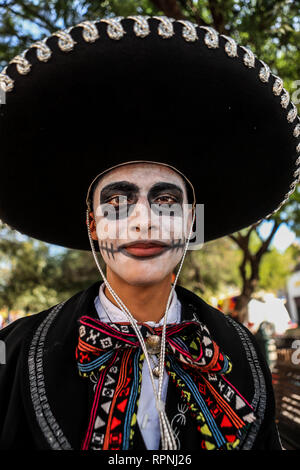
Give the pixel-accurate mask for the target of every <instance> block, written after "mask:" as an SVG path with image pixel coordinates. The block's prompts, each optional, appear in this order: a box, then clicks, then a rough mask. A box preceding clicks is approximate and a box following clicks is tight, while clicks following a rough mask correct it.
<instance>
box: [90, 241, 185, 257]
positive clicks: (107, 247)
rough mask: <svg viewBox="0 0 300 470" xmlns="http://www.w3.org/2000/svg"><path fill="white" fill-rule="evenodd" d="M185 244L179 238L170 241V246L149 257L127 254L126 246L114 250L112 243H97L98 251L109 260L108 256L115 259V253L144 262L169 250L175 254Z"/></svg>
mask: <svg viewBox="0 0 300 470" xmlns="http://www.w3.org/2000/svg"><path fill="white" fill-rule="evenodd" d="M144 243H151V240H150V242H146V241H144ZM185 243H186V242H185V239H182V238H179V239H178V240H172V241H171V243H170V245H165V246H163V249H162V250H161V251H160V252H159V253H155V254H153V255H150V256H136V255H134V254H132V253H129V252H128V251H127V250H126V246H119V247H118V248H114V246H113V244H112V243H110V244H109V243H108V242H107V241H101V242H100V243H99V247H100V250H102V251H105V252H106V253H107V256H108V257H109V258H110V256H112V258H113V259H115V256H114V255H115V253H123V254H124V255H125V256H129V257H131V258H134V259H138V260H145V259H151V258H155V257H157V256H160V255H162V254H163V253H165V252H166V251H169V250H176V252H177V251H178V250H179V249H182V248H184V246H185ZM137 244H138V241H137Z"/></svg>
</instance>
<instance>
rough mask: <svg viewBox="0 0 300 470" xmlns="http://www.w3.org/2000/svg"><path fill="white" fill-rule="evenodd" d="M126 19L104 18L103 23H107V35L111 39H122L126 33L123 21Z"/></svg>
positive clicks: (118, 17)
mask: <svg viewBox="0 0 300 470" xmlns="http://www.w3.org/2000/svg"><path fill="white" fill-rule="evenodd" d="M123 19H124V17H123V16H116V17H115V18H102V19H101V20H100V21H101V23H107V25H108V26H107V29H106V32H107V35H108V36H109V37H110V39H116V40H119V39H121V38H122V37H123V36H124V34H126V31H125V30H124V28H123V26H122V24H121V21H122V20H123Z"/></svg>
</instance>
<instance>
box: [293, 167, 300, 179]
mask: <svg viewBox="0 0 300 470" xmlns="http://www.w3.org/2000/svg"><path fill="white" fill-rule="evenodd" d="M299 174H300V167H299V168H297V170H296V171H294V173H293V176H295V178H296V177H299Z"/></svg>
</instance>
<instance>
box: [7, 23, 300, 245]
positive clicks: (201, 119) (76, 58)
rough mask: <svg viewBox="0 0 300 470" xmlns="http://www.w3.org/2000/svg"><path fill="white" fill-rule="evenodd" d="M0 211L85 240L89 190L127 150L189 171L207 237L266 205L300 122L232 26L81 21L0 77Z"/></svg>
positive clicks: (65, 240) (287, 169)
mask: <svg viewBox="0 0 300 470" xmlns="http://www.w3.org/2000/svg"><path fill="white" fill-rule="evenodd" d="M0 86H1V88H2V90H5V91H6V95H5V99H6V104H4V105H2V106H1V108H0V139H1V140H0V141H1V174H2V178H1V185H0V218H1V219H2V220H3V221H4V222H6V223H7V224H9V225H10V226H12V227H13V228H15V229H17V230H19V231H20V232H22V233H24V234H27V235H29V236H32V237H34V238H37V239H40V240H43V241H46V242H49V243H54V244H58V245H62V246H65V247H69V248H76V249H83V250H85V249H90V245H89V240H88V236H87V230H86V194H87V190H88V187H89V185H90V183H91V181H92V180H93V179H94V178H95V176H96V175H97V174H99V173H101V172H103V171H104V170H106V169H107V168H110V167H112V166H114V165H118V164H120V163H123V162H127V161H133V160H149V161H156V162H162V163H166V164H169V165H171V166H173V167H175V168H177V169H178V170H179V171H180V172H182V173H184V174H185V175H186V177H187V178H188V179H189V180H191V182H192V183H193V185H194V188H195V194H196V202H197V203H202V204H204V242H207V241H210V240H213V239H216V238H219V237H221V236H224V235H227V234H230V233H233V232H235V231H237V230H239V229H241V228H243V227H247V226H249V225H250V224H252V223H255V222H258V221H259V220H261V219H263V218H265V217H267V218H268V217H270V216H271V215H272V214H273V213H275V212H276V211H277V210H278V209H279V208H280V207H281V206H282V205H283V204H284V203H286V201H287V200H288V198H289V197H290V195H291V194H292V192H293V191H294V190H295V187H296V184H297V182H298V179H299V172H298V167H297V165H298V164H299V152H300V145H299V135H300V124H299V117H298V116H297V111H296V107H295V106H294V104H293V103H291V102H290V99H289V96H288V93H287V92H286V91H285V89H284V88H283V84H282V81H281V80H280V78H279V77H276V76H275V75H273V74H272V73H271V72H270V70H269V68H268V67H267V65H266V64H264V63H263V62H262V61H260V60H258V59H257V58H256V57H255V56H254V55H253V54H252V53H251V51H249V50H248V49H246V48H243V47H241V46H238V45H237V44H236V43H235V42H234V41H233V40H232V39H231V38H228V37H226V36H222V35H219V34H218V33H216V32H215V31H214V30H212V29H210V28H205V27H199V26H196V25H193V24H191V23H189V22H184V21H175V20H172V19H168V18H166V17H127V18H122V17H118V18H114V19H107V18H106V19H102V20H99V21H95V22H84V23H81V24H79V25H77V26H75V27H74V28H70V29H69V30H68V31H65V32H58V33H55V34H53V35H52V36H50V37H49V38H47V39H45V40H44V41H42V42H38V43H36V44H34V45H33V46H32V47H30V48H29V49H28V50H27V51H25V52H24V54H22V55H21V56H18V57H16V58H14V59H13V60H12V62H11V63H10V64H9V65H8V66H7V67H6V68H5V69H4V71H3V72H2V74H1V75H0Z"/></svg>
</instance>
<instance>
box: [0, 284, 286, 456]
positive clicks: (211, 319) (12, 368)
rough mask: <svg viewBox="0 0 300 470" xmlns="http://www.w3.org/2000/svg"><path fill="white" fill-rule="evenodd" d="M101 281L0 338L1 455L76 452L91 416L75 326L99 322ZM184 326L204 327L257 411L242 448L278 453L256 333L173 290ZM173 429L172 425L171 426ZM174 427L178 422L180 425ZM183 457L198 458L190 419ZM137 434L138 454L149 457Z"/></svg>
mask: <svg viewBox="0 0 300 470" xmlns="http://www.w3.org/2000/svg"><path fill="white" fill-rule="evenodd" d="M99 285H100V282H96V283H95V284H93V285H92V286H90V287H89V288H88V289H86V290H84V291H82V292H79V293H77V294H76V295H74V296H73V297H71V298H70V299H68V300H67V301H66V302H65V303H63V304H59V305H58V306H55V307H53V308H51V309H48V310H45V311H43V312H40V313H38V314H36V315H32V316H29V317H25V318H21V319H19V320H16V321H15V322H13V323H12V324H10V325H9V326H7V327H6V328H4V329H3V330H1V331H0V340H2V341H4V342H5V346H6V364H1V365H0V449H1V450H14V449H24V450H25V449H26V450H52V449H53V450H56V449H57V450H59V449H66V450H68V449H73V450H79V449H80V446H81V441H82V438H83V435H84V432H85V430H86V428H87V422H88V414H89V403H90V401H89V400H90V398H89V391H88V380H86V379H83V378H82V377H80V376H79V374H78V369H77V365H76V359H75V348H76V345H77V341H78V323H77V320H78V318H79V317H80V316H82V315H84V314H85V315H91V316H96V315H97V313H96V311H95V307H94V299H95V297H96V295H97V294H98V291H99ZM176 292H177V295H178V298H179V300H180V302H181V304H182V320H188V319H193V318H194V315H196V317H197V318H198V319H199V320H200V321H201V322H203V323H204V324H206V325H207V327H208V328H209V330H210V333H211V335H212V337H213V338H214V340H215V341H216V342H217V344H218V345H219V346H220V348H221V349H222V350H223V352H225V353H226V354H227V355H228V356H229V357H230V358H231V361H232V364H233V368H232V371H231V372H230V374H229V375H230V377H228V378H229V380H230V382H231V383H232V384H233V385H234V386H235V387H236V388H237V389H238V390H239V392H240V393H241V394H242V395H243V396H244V397H245V398H246V399H247V401H248V402H249V403H250V404H252V406H253V407H254V409H255V413H256V415H257V420H256V421H255V423H254V424H252V425H251V426H250V429H249V430H248V432H247V436H246V438H245V440H244V441H243V443H242V445H241V446H240V448H241V449H245V450H246V449H251V450H281V444H280V439H279V437H278V432H277V428H276V425H275V419H274V415H275V402H274V394H273V389H272V381H271V374H270V371H269V368H268V366H267V364H266V362H265V360H264V358H263V356H262V354H261V352H260V350H259V348H258V346H257V344H256V342H255V339H254V338H253V336H252V335H251V333H250V332H249V331H248V330H247V329H246V328H245V327H244V326H242V325H241V324H239V323H238V322H236V321H234V320H232V319H230V318H228V317H227V316H225V315H224V314H222V313H221V312H220V311H219V310H217V309H215V308H214V307H212V306H210V305H209V304H207V303H206V302H205V301H204V300H203V299H201V298H200V297H198V296H196V295H195V294H193V293H192V292H190V291H188V290H187V289H185V288H183V287H180V286H176ZM173 387H175V386H174V385H173V383H172V382H171V381H169V385H168V392H167V400H166V412H167V415H168V417H169V420H170V421H171V419H172V417H173V418H174V417H175V416H176V414H178V403H179V401H178V400H179V399H178V394H177V393H176V391H175V390H173ZM173 422H174V419H173ZM175 423H176V418H175ZM183 423H184V425H185V426H186V431H187V432H183V433H182V436H183V438H182V440H181V450H184V451H201V449H200V448H199V433H198V431H197V430H196V428H195V425H194V423H193V421H192V420H191V418H189V417H187V419H186V420H182V419H181V420H180V419H179V420H178V422H177V423H176V426H177V427H178V426H182V425H183ZM136 426H137V429H136V432H135V438H134V447H133V449H136V450H141V451H142V450H146V447H145V444H144V441H143V438H142V435H141V433H140V430H139V428H138V424H136Z"/></svg>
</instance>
